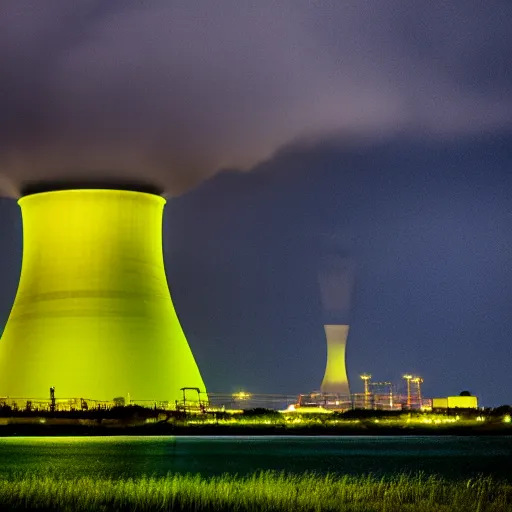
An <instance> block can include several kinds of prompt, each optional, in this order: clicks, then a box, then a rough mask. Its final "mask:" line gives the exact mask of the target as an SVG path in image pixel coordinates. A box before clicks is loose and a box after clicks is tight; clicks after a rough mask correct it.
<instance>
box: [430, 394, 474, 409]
mask: <svg viewBox="0 0 512 512" xmlns="http://www.w3.org/2000/svg"><path fill="white" fill-rule="evenodd" d="M457 408H458V409H477V408H478V398H477V397H476V396H448V397H446V398H432V409H457Z"/></svg>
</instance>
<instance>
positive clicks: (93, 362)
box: [0, 189, 205, 403]
mask: <svg viewBox="0 0 512 512" xmlns="http://www.w3.org/2000/svg"><path fill="white" fill-rule="evenodd" d="M164 204H165V199H164V198H163V197H161V196H159V195H156V194H150V193H143V192H136V191H129V190H106V189H105V190H95V189H80V190H59V191H51V192H41V193H35V194H31V195H26V196H24V197H22V198H21V199H20V200H19V205H20V207H21V211H22V218H23V263H22V270H21V277H20V282H19V288H18V291H17V294H16V298H15V302H14V305H13V308H12V311H11V314H10V316H9V320H8V322H7V324H6V327H5V330H4V332H3V335H2V338H1V341H0V396H9V397H27V398H37V397H46V396H48V390H49V388H50V387H54V388H55V390H56V391H55V393H56V395H57V396H58V397H66V398H72V397H84V398H91V399H96V400H112V399H113V398H114V397H120V396H123V397H126V396H130V397H131V398H132V399H133V400H158V401H169V402H171V403H174V401H175V400H179V399H180V397H181V392H180V388H182V387H194V388H199V389H200V390H201V391H205V386H204V383H203V380H202V378H201V374H200V372H199V369H198V367H197V364H196V362H195V360H194V357H193V355H192V352H191V350H190V347H189V345H188V342H187V340H186V338H185V335H184V333H183V331H182V328H181V326H180V323H179V320H178V318H177V315H176V312H175V310H174V306H173V303H172V300H171V296H170V292H169V288H168V285H167V279H166V275H165V269H164V260H163V252H162V218H163V209H164Z"/></svg>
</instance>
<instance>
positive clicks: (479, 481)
mask: <svg viewBox="0 0 512 512" xmlns="http://www.w3.org/2000/svg"><path fill="white" fill-rule="evenodd" d="M0 508H2V510H11V509H16V508H17V509H36V508H39V509H46V510H48V509H55V510H62V511H66V510H83V511H85V510H87V511H99V510H109V511H110V510H138V511H146V510H178V511H197V512H201V511H225V510H234V511H239V512H242V511H255V512H256V511H258V512H271V511H272V512H273V511H276V512H277V511H290V512H302V511H315V512H320V511H324V510H325V511H327V510H329V511H334V510H337V511H352V512H363V511H364V512H372V511H379V512H380V511H388V512H400V511H405V512H407V511H418V512H419V511H421V512H443V511H450V512H451V511H455V512H457V511H461V512H462V511H464V512H468V511H478V512H484V511H485V512H487V511H489V512H492V511H495V512H505V511H509V510H512V485H510V484H507V483H505V482H497V481H495V480H492V479H491V478H488V477H480V478H476V479H471V480H465V481H460V482H455V483H454V482H450V481H447V480H444V479H442V478H440V477H435V476H425V475H416V476H407V475H397V476H395V477H393V478H383V479H379V478H376V477H373V476H364V477H352V476H343V477H336V476H333V475H328V476H317V475H312V474H306V475H301V476H294V475H285V474H280V473H273V472H263V473H259V474H256V475H253V476H249V477H244V478H242V477H237V476H228V475H223V476H220V477H215V478H202V477H200V476H192V475H169V476H167V477H164V478H151V477H145V478H135V479H109V478H102V477H98V478H92V477H81V478H74V479H66V478H65V477H57V478H55V477H54V476H51V475H48V476H40V475H21V476H18V477H13V478H10V479H6V478H4V479H0Z"/></svg>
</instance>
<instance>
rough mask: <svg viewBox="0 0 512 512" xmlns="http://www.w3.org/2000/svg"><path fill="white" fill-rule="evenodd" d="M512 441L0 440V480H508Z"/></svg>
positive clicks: (434, 438)
mask: <svg viewBox="0 0 512 512" xmlns="http://www.w3.org/2000/svg"><path fill="white" fill-rule="evenodd" d="M511 457H512V437H501V436H500V437H455V436H432V437H428V436H423V437H419V436H418V437H415V436H404V437H402V436H393V437H387V436H383V437H379V436H372V437H370V436H368V437H366V436H346V437H302V436H301V437H295V436H279V437H278V436H266V437H257V436H255V437H251V436H247V437H245V436H244V437H242V436H239V437H193V436H183V437H172V436H161V437H142V436H141V437H128V436H123V437H11V438H0V476H8V475H9V476H12V475H13V474H15V473H20V472H26V471H29V472H37V473H42V474H47V473H49V472H50V473H52V474H57V475H63V476H64V475H65V476H69V477H74V476H82V475H92V476H95V475H99V474H101V475H103V476H109V477H113V478H117V477H127V476H131V477H135V476H142V475H156V476H164V475H166V474H167V473H169V472H171V473H175V472H179V473H200V474H202V475H204V476H211V475H219V474H222V473H238V474H241V475H246V474H250V473H253V472H255V471H258V470H276V471H286V472H291V473H302V472H305V471H310V472H316V473H327V472H333V473H338V474H344V473H349V474H368V473H373V474H376V475H379V476H380V475H386V474H392V473H396V472H413V473H414V472H418V471H423V472H425V473H428V474H431V473H435V474H440V475H443V476H446V477H448V478H466V477H470V476H474V475H477V474H484V475H494V476H497V477H499V478H505V479H507V480H509V481H512V465H511V464H510V463H509V460H510V458H511Z"/></svg>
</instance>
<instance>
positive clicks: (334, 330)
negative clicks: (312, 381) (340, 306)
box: [320, 325, 350, 395]
mask: <svg viewBox="0 0 512 512" xmlns="http://www.w3.org/2000/svg"><path fill="white" fill-rule="evenodd" d="M324 329H325V337H326V338H327V364H326V367H325V375H324V380H323V381H322V386H321V387H320V390H321V391H322V393H337V394H341V395H348V394H349V393H350V389H349V385H348V378H347V368H346V365H345V348H346V345H347V337H348V330H349V326H348V325H324Z"/></svg>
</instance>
